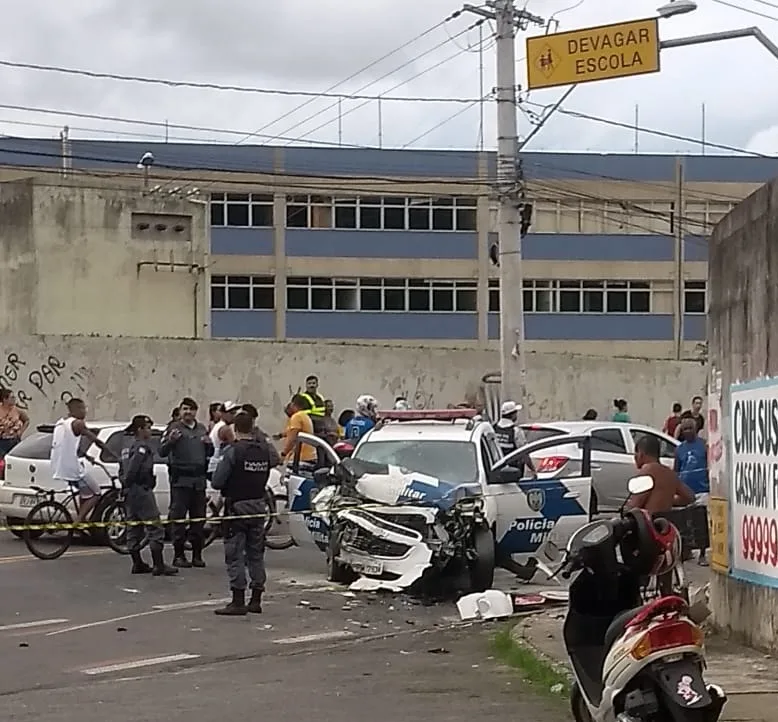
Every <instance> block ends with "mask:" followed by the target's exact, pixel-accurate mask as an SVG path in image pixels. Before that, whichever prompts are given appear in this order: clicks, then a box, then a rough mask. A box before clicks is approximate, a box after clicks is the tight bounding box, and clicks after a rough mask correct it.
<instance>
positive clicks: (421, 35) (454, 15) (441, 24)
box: [235, 10, 462, 145]
mask: <svg viewBox="0 0 778 722" xmlns="http://www.w3.org/2000/svg"><path fill="white" fill-rule="evenodd" d="M461 14H462V11H461V10H457V11H456V12H453V13H451V15H449V16H448V17H447V18H446V19H445V20H441V21H440V22H438V23H435V25H433V26H432V27H430V28H427V29H426V30H425V31H424V32H421V33H419V34H418V35H415V36H414V37H412V38H411V39H410V40H408V41H406V42H404V43H403V44H402V45H398V46H397V47H396V48H394V50H391V51H389V52H388V53H386V54H384V55H382V56H381V57H380V58H377V59H376V60H373V61H372V62H371V63H368V64H367V65H365V66H363V67H362V68H360V69H359V70H357V71H356V72H354V73H352V74H351V75H349V76H348V77H347V78H343V80H340V81H338V82H337V83H335V84H334V85H331V86H330V87H329V88H327V89H326V90H325V91H324V93H329V92H332V91H333V90H335V89H336V88H339V87H340V86H342V85H344V84H345V83H348V82H349V80H353V79H354V78H356V77H358V76H359V75H362V73H365V72H367V71H368V70H370V69H371V68H374V67H375V66H376V65H378V64H379V63H382V62H383V61H384V60H388V59H389V58H391V57H392V56H393V55H396V54H397V53H399V52H401V51H402V50H405V48H407V47H410V46H411V45H413V44H414V43H416V42H418V41H419V40H422V39H423V38H425V37H426V36H427V35H430V34H431V33H433V32H435V30H437V29H438V28H440V27H444V28H445V26H446V23H448V22H450V21H451V20H454V19H455V18H457V17H459V16H460V15H461ZM446 32H447V33H448V30H447V31H446ZM318 97H324V96H322V95H320V96H318ZM316 99H317V98H308V100H306V101H304V102H302V103H300V104H299V105H296V106H295V107H294V108H292V109H291V110H288V111H286V112H285V113H283V114H282V115H279V116H278V117H277V118H276V119H275V120H271V121H270V122H269V123H265V124H264V125H263V126H261V127H259V128H257V130H255V131H253V132H252V133H249V134H247V135H246V136H245V137H244V138H242V139H241V140H239V141H237V142H236V143H235V145H240V144H241V143H243V142H245V141H247V140H249V139H250V138H253V137H255V136H257V135H259V134H260V133H262V132H263V131H265V130H267V129H268V128H270V127H271V126H273V125H275V124H276V123H278V122H280V121H282V120H284V119H285V118H288V117H289V116H290V115H293V114H294V113H296V112H297V111H299V110H302V109H303V108H305V107H307V106H308V105H310V104H311V103H313V102H314V101H315V100H316Z"/></svg>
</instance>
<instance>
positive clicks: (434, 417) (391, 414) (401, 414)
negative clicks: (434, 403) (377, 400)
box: [378, 409, 478, 421]
mask: <svg viewBox="0 0 778 722" xmlns="http://www.w3.org/2000/svg"><path fill="white" fill-rule="evenodd" d="M476 416H478V411H477V410H476V409H413V410H410V411H395V410H394V409H393V410H391V411H379V412H378V418H379V419H381V420H382V421H457V420H458V419H473V418H475V417H476Z"/></svg>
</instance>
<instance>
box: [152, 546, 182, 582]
mask: <svg viewBox="0 0 778 722" xmlns="http://www.w3.org/2000/svg"><path fill="white" fill-rule="evenodd" d="M151 559H152V561H153V562H154V568H153V569H152V570H151V573H152V574H153V575H154V576H155V577H172V576H174V575H175V574H178V569H176V568H175V567H169V566H168V565H167V564H165V557H164V555H163V552H162V549H152V550H151Z"/></svg>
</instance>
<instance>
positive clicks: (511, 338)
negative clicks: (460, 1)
mask: <svg viewBox="0 0 778 722" xmlns="http://www.w3.org/2000/svg"><path fill="white" fill-rule="evenodd" d="M486 6H487V8H489V9H488V10H487V9H484V8H480V7H475V6H473V5H465V6H464V10H465V11H467V12H471V13H474V14H476V15H481V16H482V17H486V18H489V19H490V20H494V21H495V22H496V25H497V33H496V34H497V43H496V46H497V88H496V97H497V183H496V188H495V190H496V192H497V197H498V200H499V203H500V206H499V215H498V221H499V229H498V230H499V232H498V236H499V259H500V348H501V353H500V374H501V384H502V394H501V396H502V400H503V401H505V400H507V399H511V400H513V401H516V402H518V403H520V404H522V406H526V376H527V365H526V345H525V342H524V295H523V291H524V272H523V268H522V256H521V236H522V233H521V231H522V224H523V209H524V208H525V203H524V199H525V187H524V178H523V175H522V171H521V163H520V161H519V137H518V126H517V122H516V110H517V99H516V93H517V90H518V88H517V86H516V30H517V29H519V30H526V28H527V27H528V26H529V24H530V23H532V24H534V25H538V26H540V27H543V26H545V24H546V21H545V20H544V19H543V18H540V17H538V16H536V15H533V14H531V13H528V12H527V11H525V10H518V9H517V8H516V6H515V2H514V0H487V2H486Z"/></svg>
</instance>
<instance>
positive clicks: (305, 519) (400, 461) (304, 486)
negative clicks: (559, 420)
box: [286, 409, 592, 586]
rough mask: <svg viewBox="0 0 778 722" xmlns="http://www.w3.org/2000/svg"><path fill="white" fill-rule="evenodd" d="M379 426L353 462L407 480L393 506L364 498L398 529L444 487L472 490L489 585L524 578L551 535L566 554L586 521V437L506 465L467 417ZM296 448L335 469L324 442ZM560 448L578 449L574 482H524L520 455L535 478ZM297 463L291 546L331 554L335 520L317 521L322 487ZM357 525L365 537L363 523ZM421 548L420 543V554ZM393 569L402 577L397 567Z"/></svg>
mask: <svg viewBox="0 0 778 722" xmlns="http://www.w3.org/2000/svg"><path fill="white" fill-rule="evenodd" d="M379 416H380V419H381V421H380V422H379V423H378V424H377V425H376V427H375V428H374V429H372V430H371V431H370V432H368V433H367V434H366V435H365V436H364V437H363V438H362V439H361V440H360V442H359V443H358V445H357V446H356V448H355V449H354V452H353V454H352V459H354V460H357V461H364V462H370V463H373V464H376V465H386V466H387V467H388V468H389V469H394V468H399V469H401V470H404V471H406V472H407V474H406V482H407V483H406V486H405V487H404V488H402V489H400V488H399V487H397V488H396V489H395V490H394V491H392V494H393V496H385V497H384V498H381V499H378V498H377V497H378V496H379V495H378V494H375V493H372V494H371V495H370V497H369V498H370V499H372V500H375V501H378V502H379V503H382V504H388V505H392V507H393V509H392V511H394V512H395V513H394V514H393V517H394V519H395V522H394V523H398V524H400V525H401V526H402V525H403V522H402V518H401V514H400V512H402V513H408V514H416V515H418V509H414V508H413V503H418V502H423V501H424V500H425V499H433V498H440V496H441V495H442V492H441V487H448V488H452V487H457V486H462V487H469V488H470V489H475V490H476V491H477V494H478V495H479V497H480V503H481V506H482V508H483V515H484V517H485V520H486V523H487V524H488V529H489V532H490V535H491V540H490V542H489V545H490V547H491V548H489V549H486V548H483V543H482V542H481V545H482V549H481V552H480V553H481V555H482V556H484V557H485V558H484V559H483V562H484V563H486V564H490V565H491V567H492V568H491V575H493V572H494V567H495V565H496V566H501V567H504V568H506V569H509V570H510V571H514V572H515V573H520V574H521V573H523V572H524V571H526V567H525V566H523V565H526V564H527V562H529V561H530V560H531V559H532V558H533V555H534V553H535V552H536V551H537V550H538V548H539V547H540V546H541V545H542V543H543V542H544V541H545V539H546V537H547V536H548V535H549V533H551V532H552V531H553V532H554V538H555V541H556V542H558V543H560V544H563V543H566V541H567V539H568V538H569V536H570V535H572V533H573V532H574V531H576V530H577V529H578V528H580V527H581V526H582V525H584V524H586V523H587V522H588V521H589V520H590V500H591V493H592V479H591V468H590V467H591V462H590V458H591V452H590V437H589V436H588V435H586V434H581V435H568V436H565V437H564V440H563V441H562V442H560V440H559V439H553V438H552V439H541V440H538V441H536V442H533V443H530V444H526V445H525V446H522V447H521V448H520V449H517V450H516V451H515V452H512V453H511V454H509V455H507V456H503V455H502V453H501V451H500V448H499V446H498V445H497V440H496V437H495V432H494V429H493V428H492V426H491V425H490V424H488V423H487V422H485V421H483V420H482V418H481V417H480V416H478V414H477V413H476V412H475V411H474V410H472V409H446V410H440V411H435V410H423V411H389V412H380V413H379ZM300 442H301V443H308V444H311V445H313V446H316V447H317V448H318V449H319V454H320V456H323V457H324V459H326V461H327V463H329V464H333V465H337V464H338V463H339V462H340V460H339V458H338V455H337V454H336V453H335V451H334V450H333V449H332V448H331V447H330V446H329V445H328V444H327V443H326V442H324V441H323V440H321V439H318V438H316V437H309V436H307V435H305V436H304V437H303V438H301V439H300ZM560 443H564V444H570V443H572V444H575V443H579V444H580V445H581V446H582V448H583V454H582V459H583V461H582V464H581V468H580V474H579V475H577V476H568V477H564V478H563V479H554V478H539V479H531V478H528V477H525V478H522V474H521V471H520V468H519V467H520V466H521V463H520V459H521V457H522V456H523V455H525V454H530V455H531V456H532V458H533V461H534V462H535V465H536V468H542V464H543V458H544V456H545V455H547V454H548V452H550V451H551V450H552V449H553V448H554V447H555V446H558V445H559V444H560ZM587 449H588V450H587ZM297 457H299V454H295V459H293V461H292V463H291V464H290V465H289V467H288V469H287V476H286V482H287V487H288V494H289V501H290V511H291V512H292V514H291V516H290V529H291V532H292V536H293V537H294V538H295V541H296V542H297V543H298V544H300V545H305V544H315V545H316V546H318V547H319V548H320V549H322V550H326V551H328V553H331V552H332V550H331V549H330V548H329V528H330V523H331V519H327V518H326V517H325V515H324V514H321V513H318V512H317V510H316V508H315V504H314V499H315V497H316V494H317V493H319V490H320V486H319V485H318V484H317V483H316V481H315V480H314V478H313V474H311V473H310V472H308V471H306V470H305V469H304V468H302V467H301V466H300V465H299V463H298V462H297V461H296V458H297ZM414 473H415V474H416V476H418V477H419V478H416V477H415V476H414ZM396 476H397V474H396V472H394V471H390V472H389V473H388V474H387V475H386V481H385V484H386V489H387V490H388V489H389V486H390V482H392V483H394V481H396V479H395V477H396ZM542 476H543V475H541V477H542ZM393 480H394V481H393ZM370 481H371V483H372V482H373V480H372V479H371V480H370ZM371 488H372V489H375V488H376V486H375V485H374V486H372V487H371ZM387 493H388V492H387ZM312 509H313V512H311V510H312ZM362 516H364V514H363V515H362ZM360 523H361V525H362V526H363V527H365V528H367V526H368V525H367V524H366V523H362V522H360ZM372 524H373V526H374V527H375V534H376V535H378V536H380V535H381V534H383V533H384V532H382V531H381V530H382V529H384V530H385V529H386V527H385V524H384V523H383V522H381V521H377V520H374V521H373V522H372ZM406 541H407V540H406ZM426 543H427V542H425V541H424V540H423V539H419V540H418V544H426ZM414 551H415V550H414V549H409V550H408V551H407V553H406V554H405V556H406V557H407V558H408V559H415V560H418V559H419V555H418V554H414V553H413V552H414ZM486 557H491V559H486ZM397 561H399V560H397ZM393 563H394V562H392V564H393ZM387 564H388V561H387V560H386V559H376V560H375V564H374V565H373V566H372V567H371V569H372V570H375V571H377V572H378V571H379V570H380V573H377V574H376V575H375V576H380V575H381V574H382V573H383V572H385V571H386V570H387ZM363 566H364V565H363ZM390 566H392V565H391V564H390ZM394 568H395V569H397V568H399V567H398V566H397V565H394ZM363 573H364V572H363ZM479 578H480V579H481V580H482V581H483V582H484V583H486V582H488V583H491V581H490V580H491V576H490V575H489V574H484V573H480V574H479ZM482 586H483V584H482Z"/></svg>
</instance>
